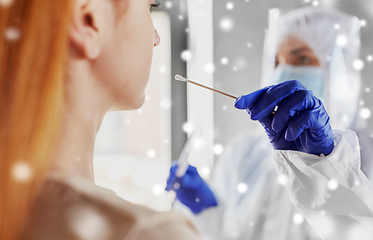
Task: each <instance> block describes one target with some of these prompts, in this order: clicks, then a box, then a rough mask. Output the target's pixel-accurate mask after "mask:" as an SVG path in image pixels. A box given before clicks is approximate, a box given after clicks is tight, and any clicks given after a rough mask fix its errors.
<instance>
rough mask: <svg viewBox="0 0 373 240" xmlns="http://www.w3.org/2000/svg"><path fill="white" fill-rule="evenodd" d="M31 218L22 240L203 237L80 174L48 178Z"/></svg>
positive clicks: (171, 215)
mask: <svg viewBox="0 0 373 240" xmlns="http://www.w3.org/2000/svg"><path fill="white" fill-rule="evenodd" d="M30 216H31V217H30V220H29V221H28V226H27V228H26V230H25V234H24V237H23V238H22V239H27V240H44V239H45V240H50V239H53V240H62V239H63V240H66V239H68V240H78V239H79V240H109V239H110V240H150V239H151V240H158V239H159V240H161V239H162V240H166V239H172V240H197V239H200V235H199V233H198V232H197V229H196V228H195V227H194V226H193V225H192V224H191V223H190V222H189V221H188V220H187V219H186V218H185V217H183V216H181V215H179V214H177V213H174V212H166V213H158V212H155V211H153V210H150V209H148V208H145V207H142V206H138V205H134V204H131V203H129V202H127V201H125V200H123V199H121V198H119V197H117V196H116V194H115V193H114V192H113V191H111V190H108V189H105V188H101V187H98V186H96V185H94V184H92V183H91V182H89V181H88V180H86V179H83V178H80V177H67V176H62V175H56V174H54V175H52V176H49V177H48V180H47V181H46V183H45V186H44V187H43V189H42V191H41V194H40V196H39V197H38V199H37V201H36V204H35V207H34V208H33V211H32V213H31V214H30Z"/></svg>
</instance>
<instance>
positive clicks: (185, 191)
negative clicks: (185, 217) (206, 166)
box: [166, 165, 218, 214]
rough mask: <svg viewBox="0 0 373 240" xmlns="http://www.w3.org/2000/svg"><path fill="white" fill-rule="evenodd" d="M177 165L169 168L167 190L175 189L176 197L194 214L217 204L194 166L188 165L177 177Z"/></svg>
mask: <svg viewBox="0 0 373 240" xmlns="http://www.w3.org/2000/svg"><path fill="white" fill-rule="evenodd" d="M176 169H177V165H173V166H172V167H171V169H170V175H169V177H168V179H167V187H166V190H167V191H171V190H173V191H175V193H176V197H177V198H178V199H179V200H180V202H182V203H183V204H184V205H186V206H187V207H188V208H189V209H190V210H191V211H192V212H193V213H194V214H198V213H200V212H202V211H203V210H205V209H207V208H210V207H214V206H217V205H218V204H217V202H216V199H215V196H214V194H213V193H212V191H211V189H210V188H209V187H208V185H207V183H206V182H205V181H204V180H203V179H202V178H201V176H200V175H199V174H198V171H197V169H196V168H195V167H193V166H190V165H189V167H188V170H187V172H186V174H185V175H184V176H183V177H181V178H178V177H176V175H175V172H176Z"/></svg>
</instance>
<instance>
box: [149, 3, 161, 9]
mask: <svg viewBox="0 0 373 240" xmlns="http://www.w3.org/2000/svg"><path fill="white" fill-rule="evenodd" d="M161 4H162V3H161V2H158V3H154V4H151V5H150V7H151V8H157V7H159V6H161Z"/></svg>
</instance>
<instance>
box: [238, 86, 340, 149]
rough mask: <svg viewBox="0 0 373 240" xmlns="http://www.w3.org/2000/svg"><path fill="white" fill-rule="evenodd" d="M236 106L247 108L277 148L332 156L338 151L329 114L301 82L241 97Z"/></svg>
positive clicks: (272, 87) (261, 90)
mask: <svg viewBox="0 0 373 240" xmlns="http://www.w3.org/2000/svg"><path fill="white" fill-rule="evenodd" d="M276 106H278V109H277V111H276V114H273V113H272V112H273V110H274V108H275V107H276ZM235 107H236V108H238V109H246V110H247V112H248V113H249V114H250V117H251V119H252V120H258V121H259V122H260V123H261V124H262V126H263V127H264V129H265V131H266V133H267V135H268V137H269V139H270V141H271V143H272V146H273V148H274V149H279V150H296V151H300V152H305V153H311V154H316V155H320V154H324V155H328V154H329V153H331V152H332V150H333V148H334V142H333V133H332V128H331V126H330V124H329V119H330V118H329V115H328V113H327V112H326V110H325V108H324V106H323V104H322V102H321V101H320V100H319V99H318V98H316V97H315V96H313V94H312V91H309V90H307V89H306V88H305V87H304V86H303V85H302V84H301V83H300V82H299V81H297V80H293V81H286V82H282V83H280V84H278V85H274V86H269V87H266V88H263V89H260V90H258V91H256V92H253V93H250V94H248V95H246V96H241V97H239V98H237V100H236V104H235Z"/></svg>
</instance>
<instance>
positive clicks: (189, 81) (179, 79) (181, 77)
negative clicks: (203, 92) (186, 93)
mask: <svg viewBox="0 0 373 240" xmlns="http://www.w3.org/2000/svg"><path fill="white" fill-rule="evenodd" d="M175 80H177V81H181V82H187V83H192V84H194V85H197V86H200V87H203V88H206V89H208V90H211V91H214V92H217V93H220V94H223V95H225V96H227V97H231V98H234V99H237V97H236V96H233V95H230V94H228V93H225V92H222V91H219V90H216V89H213V88H210V87H207V86H205V85H202V84H200V83H196V82H194V81H192V80H189V79H186V78H185V77H183V76H181V75H179V74H176V75H175Z"/></svg>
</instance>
